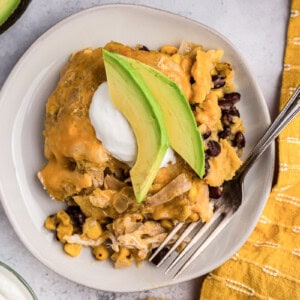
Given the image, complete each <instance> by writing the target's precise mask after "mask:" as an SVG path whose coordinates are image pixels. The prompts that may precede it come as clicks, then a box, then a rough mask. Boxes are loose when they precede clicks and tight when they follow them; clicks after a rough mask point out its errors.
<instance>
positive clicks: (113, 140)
mask: <svg viewBox="0 0 300 300" xmlns="http://www.w3.org/2000/svg"><path fill="white" fill-rule="evenodd" d="M89 116H90V120H91V123H92V125H93V127H94V129H95V132H96V137H97V139H98V140H100V141H101V142H102V144H103V145H104V147H105V149H106V150H107V151H108V152H110V153H111V155H112V156H113V157H115V158H116V159H118V160H120V161H122V162H124V163H126V164H127V165H129V166H130V167H132V166H133V165H134V164H135V161H136V158H137V151H138V150H137V143H136V138H135V135H134V132H133V130H132V128H131V126H130V124H129V123H128V121H127V120H126V118H125V117H124V116H123V114H122V113H121V112H120V111H119V110H118V109H117V108H116V107H115V106H114V104H113V103H112V101H111V98H110V95H109V89H108V84H107V82H104V83H102V84H100V85H99V87H98V89H97V90H96V92H95V93H94V96H93V98H92V102H91V105H90V110H89ZM175 162H176V157H175V154H174V151H173V150H172V148H170V147H169V148H168V150H167V151H166V154H165V157H164V159H163V161H162V163H161V166H160V167H165V166H166V165H167V164H168V163H172V164H174V163H175Z"/></svg>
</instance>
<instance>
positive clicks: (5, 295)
mask: <svg viewBox="0 0 300 300" xmlns="http://www.w3.org/2000/svg"><path fill="white" fill-rule="evenodd" d="M0 299H6V300H15V299H18V300H37V297H36V295H35V294H34V291H33V290H32V288H31V287H30V286H29V285H28V283H27V282H26V281H25V279H24V278H23V277H22V276H21V275H20V274H19V273H17V272H16V271H15V270H13V269H12V268H11V267H9V266H8V265H6V264H5V263H3V262H1V261H0Z"/></svg>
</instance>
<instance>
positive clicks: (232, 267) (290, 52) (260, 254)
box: [200, 0, 300, 300]
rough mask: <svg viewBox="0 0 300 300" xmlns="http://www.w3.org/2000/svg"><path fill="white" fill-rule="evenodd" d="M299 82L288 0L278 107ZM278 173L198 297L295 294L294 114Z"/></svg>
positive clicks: (298, 295) (298, 243) (299, 4)
mask: <svg viewBox="0 0 300 300" xmlns="http://www.w3.org/2000/svg"><path fill="white" fill-rule="evenodd" d="M298 85H300V0H293V1H292V7H291V14H290V22H289V28H288V36H287V45H286V53H285V64H284V68H283V82H282V88H281V101H280V106H281V107H282V106H283V105H284V103H285V102H286V101H287V100H288V98H289V97H290V96H291V94H292V93H293V92H294V90H295V88H296V87H297V86H298ZM278 147H279V175H278V180H277V184H276V185H275V186H274V188H273V189H272V192H271V194H270V197H269V199H268V202H267V205H266V207H265V209H264V211H263V214H262V216H261V218H260V220H259V222H258V224H257V226H256V228H255V230H254V232H253V233H252V235H251V236H250V238H249V239H248V240H247V242H246V243H245V245H244V246H243V247H242V248H241V249H240V250H239V251H238V252H237V253H236V254H235V255H234V256H233V257H232V258H231V259H230V260H229V261H227V262H226V263H225V264H224V265H222V266H221V267H220V268H218V269H217V270H215V271H213V272H211V273H210V274H209V275H208V276H207V277H206V279H205V280H204V283H203V287H202V291H201V296H200V299H201V300H217V299H222V300H227V299H229V300H234V299H239V300H243V299H250V298H251V299H270V300H271V299H284V300H290V299H291V300H294V299H295V300H296V299H300V115H298V116H297V117H296V119H294V120H293V121H292V123H290V124H289V125H288V127H287V128H286V129H285V130H284V131H283V132H282V133H281V134H280V136H279V139H278Z"/></svg>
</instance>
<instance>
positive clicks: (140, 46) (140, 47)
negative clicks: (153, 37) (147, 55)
mask: <svg viewBox="0 0 300 300" xmlns="http://www.w3.org/2000/svg"><path fill="white" fill-rule="evenodd" d="M139 50H142V51H150V50H149V48H148V47H147V46H145V45H139Z"/></svg>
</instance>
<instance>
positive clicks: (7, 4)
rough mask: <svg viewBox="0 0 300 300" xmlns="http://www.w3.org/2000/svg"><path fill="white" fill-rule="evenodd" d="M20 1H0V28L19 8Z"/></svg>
mask: <svg viewBox="0 0 300 300" xmlns="http://www.w3.org/2000/svg"><path fill="white" fill-rule="evenodd" d="M20 2H21V0H1V1H0V26H1V25H2V24H3V23H4V22H5V21H6V20H7V19H8V18H9V17H10V16H11V15H12V13H13V12H14V11H15V10H16V8H17V7H18V6H19V4H20Z"/></svg>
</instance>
